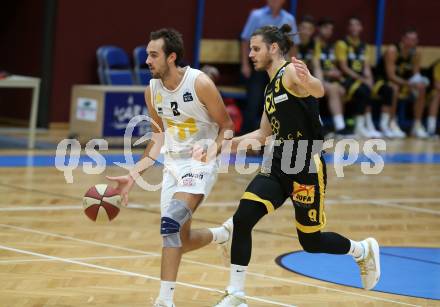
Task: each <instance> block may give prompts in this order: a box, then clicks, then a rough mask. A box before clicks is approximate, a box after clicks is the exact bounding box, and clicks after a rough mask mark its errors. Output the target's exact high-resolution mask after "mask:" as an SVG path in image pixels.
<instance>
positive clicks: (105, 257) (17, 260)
mask: <svg viewBox="0 0 440 307" xmlns="http://www.w3.org/2000/svg"><path fill="white" fill-rule="evenodd" d="M149 257H156V256H155V255H138V256H134V255H127V256H99V257H73V258H64V259H68V260H107V259H108V260H113V259H136V258H149ZM54 260H55V259H40V258H33V259H12V260H0V265H1V264H11V263H26V262H48V261H54Z"/></svg>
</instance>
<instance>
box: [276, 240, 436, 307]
mask: <svg viewBox="0 0 440 307" xmlns="http://www.w3.org/2000/svg"><path fill="white" fill-rule="evenodd" d="M380 254H381V271H382V274H381V279H380V280H379V283H378V284H377V285H376V287H375V289H374V290H375V291H380V292H386V293H393V294H399V295H406V296H413V297H420V298H425V299H433V300H440V265H439V264H440V263H439V261H440V248H418V247H381V253H380ZM276 261H277V263H278V264H279V265H281V266H282V267H284V268H285V269H287V270H289V271H292V272H295V273H298V274H301V275H305V276H308V277H312V278H316V279H320V280H324V281H328V282H333V283H336V284H341V285H346V286H351V287H356V288H361V281H360V276H359V269H358V267H357V265H356V263H355V262H354V260H353V258H352V257H351V256H348V255H329V254H309V253H306V252H304V251H299V252H293V253H289V254H285V255H282V256H280V257H278V258H277V260H276Z"/></svg>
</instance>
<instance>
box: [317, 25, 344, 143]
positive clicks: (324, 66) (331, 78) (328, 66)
mask: <svg viewBox="0 0 440 307" xmlns="http://www.w3.org/2000/svg"><path fill="white" fill-rule="evenodd" d="M333 28H334V23H333V21H332V20H330V19H328V18H325V19H322V20H320V21H319V22H318V33H317V37H316V39H315V50H314V52H313V60H312V62H313V72H314V75H315V76H316V77H317V78H318V79H320V80H321V81H322V83H323V85H324V89H325V95H326V97H327V99H328V105H329V110H330V113H331V115H332V117H333V125H334V128H335V133H336V134H337V135H348V134H349V132H348V130H347V129H346V127H345V120H344V114H343V113H342V112H343V108H342V100H343V97H344V95H345V90H344V88H343V87H342V86H341V84H340V83H339V82H340V81H341V80H342V73H341V71H340V70H339V69H338V68H337V67H336V58H335V53H334V45H333V44H332V43H331V38H332V35H333Z"/></svg>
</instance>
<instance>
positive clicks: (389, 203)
mask: <svg viewBox="0 0 440 307" xmlns="http://www.w3.org/2000/svg"><path fill="white" fill-rule="evenodd" d="M416 201H417V202H421V203H423V202H425V203H440V200H439V199H434V198H426V199H406V200H405V199H341V200H335V199H327V200H325V203H326V205H338V204H340V205H365V204H367V205H376V206H383V207H390V208H395V209H400V210H406V211H413V212H418V213H427V214H434V215H440V210H434V209H429V208H418V207H413V206H406V205H399V204H396V203H395V202H416ZM286 203H289V201H286ZM237 206H238V202H207V203H203V207H224V208H226V207H237ZM81 208H82V207H81V205H64V206H63V205H57V206H22V207H0V212H19V211H51V210H53V211H62V210H80V209H81ZM128 208H130V209H157V208H160V205H159V204H148V205H142V204H137V203H131V204H129V205H128Z"/></svg>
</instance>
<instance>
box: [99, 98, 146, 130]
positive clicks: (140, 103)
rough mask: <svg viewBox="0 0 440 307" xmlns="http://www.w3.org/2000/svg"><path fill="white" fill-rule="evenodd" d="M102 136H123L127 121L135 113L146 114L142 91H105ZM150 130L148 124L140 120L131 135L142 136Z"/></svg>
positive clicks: (135, 114)
mask: <svg viewBox="0 0 440 307" xmlns="http://www.w3.org/2000/svg"><path fill="white" fill-rule="evenodd" d="M104 101H105V110H104V123H103V125H104V126H103V136H111V137H116V136H124V132H125V128H126V127H127V124H128V122H129V121H130V120H131V119H132V118H133V117H135V116H137V115H148V109H147V107H146V105H145V98H144V93H119V92H118V93H112V92H110V93H106V94H105V99H104ZM149 131H150V124H149V123H147V122H141V123H140V124H138V125H137V126H136V127H135V129H134V131H133V136H143V135H145V134H146V133H147V132H149Z"/></svg>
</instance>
